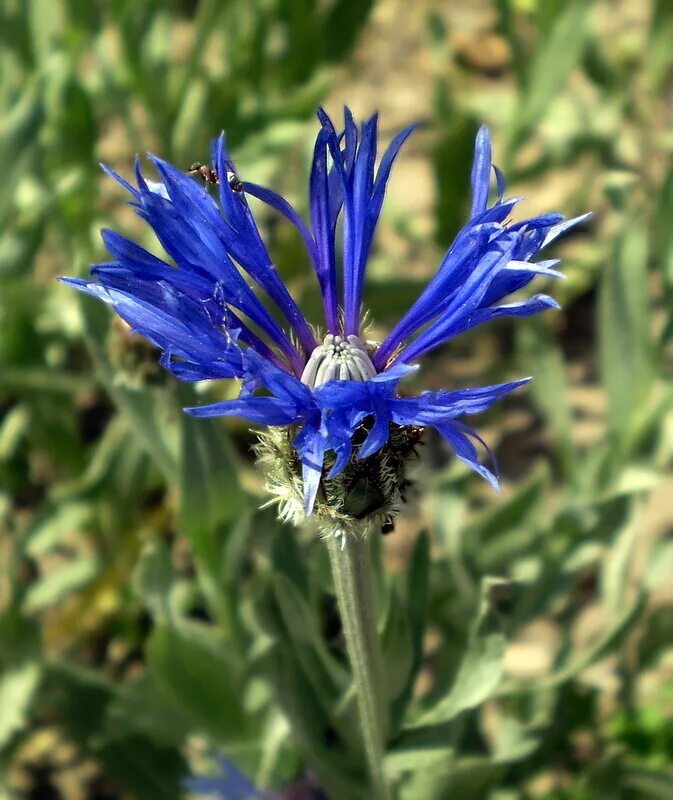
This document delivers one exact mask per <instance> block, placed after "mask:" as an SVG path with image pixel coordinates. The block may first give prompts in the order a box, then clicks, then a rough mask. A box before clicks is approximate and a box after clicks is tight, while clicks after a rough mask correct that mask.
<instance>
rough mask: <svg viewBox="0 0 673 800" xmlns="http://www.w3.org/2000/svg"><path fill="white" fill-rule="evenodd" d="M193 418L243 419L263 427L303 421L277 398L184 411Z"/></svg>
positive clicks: (196, 407)
mask: <svg viewBox="0 0 673 800" xmlns="http://www.w3.org/2000/svg"><path fill="white" fill-rule="evenodd" d="M183 410H184V411H186V412H187V414H190V415H191V416H193V417H223V416H226V417H243V419H247V420H249V421H250V422H256V423H259V424H261V425H292V424H293V423H295V422H297V421H298V420H299V419H301V416H297V412H296V409H295V408H294V407H292V406H288V404H286V403H284V402H283V401H282V400H278V399H277V398H276V397H245V398H239V399H238V400H223V401H221V402H219V403H211V404H209V405H205V406H190V407H189V408H185V409H183Z"/></svg>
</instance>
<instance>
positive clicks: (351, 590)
mask: <svg viewBox="0 0 673 800" xmlns="http://www.w3.org/2000/svg"><path fill="white" fill-rule="evenodd" d="M327 541H328V547H329V557H330V564H331V567H332V576H333V578H334V587H335V589H336V598H337V603H338V606H339V614H340V616H341V624H342V626H343V630H344V634H345V637H346V649H347V651H348V658H349V661H350V664H351V669H352V672H353V684H354V687H355V694H356V697H357V705H358V712H359V716H360V725H361V728H362V739H363V743H364V748H365V755H366V757H367V767H368V769H369V777H370V781H371V794H370V795H368V797H371V798H372V800H389V799H390V797H391V794H390V789H389V787H388V784H387V782H386V779H385V775H384V770H383V753H384V742H385V736H386V730H387V727H388V708H387V704H386V701H385V699H384V697H383V689H384V679H383V665H382V662H381V650H380V647H379V639H378V634H377V631H376V612H375V609H374V593H373V591H372V568H371V552H370V544H369V542H368V541H367V539H365V538H357V539H356V538H354V537H349V539H348V542H347V543H346V545H345V546H344V547H342V541H343V540H342V539H341V537H336V536H330V537H329V538H328V540H327Z"/></svg>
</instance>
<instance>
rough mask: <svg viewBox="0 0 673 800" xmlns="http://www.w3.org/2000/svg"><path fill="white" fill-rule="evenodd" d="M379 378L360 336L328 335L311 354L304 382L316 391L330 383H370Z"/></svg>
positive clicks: (303, 376) (302, 377)
mask: <svg viewBox="0 0 673 800" xmlns="http://www.w3.org/2000/svg"><path fill="white" fill-rule="evenodd" d="M375 375H376V370H375V369H374V365H373V364H372V361H371V359H370V358H369V354H368V353H367V348H366V347H365V345H364V344H363V343H362V340H361V339H360V338H359V337H358V336H354V335H353V334H351V335H350V336H346V337H343V336H338V335H336V334H332V333H328V334H327V336H325V339H324V341H323V343H322V344H321V345H319V346H318V347H316V349H315V350H314V351H313V352H312V353H311V357H310V358H309V360H308V363H307V364H306V367H304V372H303V373H302V376H301V380H302V383H305V384H306V385H307V386H311V387H314V388H315V387H316V386H322V384H323V383H327V382H328V381H337V380H339V381H368V380H369V379H370V378H373V377H374V376H375Z"/></svg>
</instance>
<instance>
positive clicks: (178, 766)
mask: <svg viewBox="0 0 673 800" xmlns="http://www.w3.org/2000/svg"><path fill="white" fill-rule="evenodd" d="M95 754H96V756H97V757H98V758H99V759H100V760H101V762H102V764H103V769H104V770H105V773H106V774H107V775H109V776H110V777H111V778H112V779H113V780H114V782H115V783H116V784H117V785H118V786H119V787H121V788H122V789H123V790H125V791H124V794H125V795H126V796H132V797H138V798H143V800H180V798H182V797H184V793H183V790H182V785H181V784H182V781H183V779H184V778H185V775H186V774H187V764H186V763H185V761H184V759H183V758H182V756H181V754H180V751H179V750H177V749H176V748H174V747H165V746H163V745H159V744H156V743H155V742H152V741H151V740H150V739H147V738H145V737H143V736H127V737H126V738H124V739H120V740H116V741H113V742H110V743H106V744H105V745H104V746H103V747H101V748H100V749H97V750H96V753H95Z"/></svg>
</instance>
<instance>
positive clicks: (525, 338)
mask: <svg viewBox="0 0 673 800" xmlns="http://www.w3.org/2000/svg"><path fill="white" fill-rule="evenodd" d="M518 334H519V336H518V343H519V345H520V348H521V359H522V362H523V363H524V364H526V369H527V370H528V371H529V373H530V374H531V375H533V376H534V378H535V379H534V380H533V381H532V383H531V385H530V387H529V391H530V393H531V395H532V397H533V399H534V400H535V403H536V405H537V406H538V408H539V409H540V410H541V411H542V413H543V414H544V416H545V419H546V422H547V424H548V425H549V429H550V431H551V434H552V436H553V437H554V441H555V443H556V445H557V446H558V449H559V455H560V457H561V464H562V467H563V472H564V475H565V477H566V478H568V479H570V480H572V479H573V478H574V477H575V460H576V459H575V449H574V447H573V442H572V430H573V424H572V423H573V420H572V415H571V410H570V400H569V397H568V375H567V370H566V366H565V362H564V359H563V355H562V353H561V350H560V348H559V346H558V343H557V341H556V337H555V336H554V335H553V333H552V331H551V329H550V328H549V326H548V325H545V324H544V323H542V322H538V321H536V320H529V321H528V324H526V325H522V326H521V327H520V328H519V329H518Z"/></svg>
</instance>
